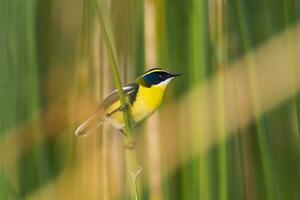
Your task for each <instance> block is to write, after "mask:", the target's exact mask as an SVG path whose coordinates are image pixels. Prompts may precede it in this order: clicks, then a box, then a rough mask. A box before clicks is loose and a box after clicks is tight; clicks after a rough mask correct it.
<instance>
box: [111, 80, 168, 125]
mask: <svg viewBox="0 0 300 200" xmlns="http://www.w3.org/2000/svg"><path fill="white" fill-rule="evenodd" d="M165 88H166V87H165V86H152V87H150V88H147V87H144V86H140V87H139V90H138V93H137V95H136V100H135V102H134V103H133V105H131V106H130V113H131V117H132V119H133V120H134V122H136V123H137V122H139V121H141V120H143V119H144V118H146V117H148V116H150V115H151V114H153V113H154V111H155V110H156V109H157V108H158V107H159V105H160V103H161V100H162V97H163V94H164V92H165ZM119 106H120V102H119V101H117V102H116V103H114V104H113V105H112V106H110V107H109V108H108V110H110V111H111V110H114V109H117V108H118V107H119ZM107 121H108V122H110V123H111V124H112V125H113V126H114V127H115V128H117V129H121V128H123V127H124V121H123V114H122V112H115V113H114V114H112V115H111V116H110V118H108V119H107Z"/></svg>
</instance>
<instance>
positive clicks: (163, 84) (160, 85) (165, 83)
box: [155, 77, 173, 87]
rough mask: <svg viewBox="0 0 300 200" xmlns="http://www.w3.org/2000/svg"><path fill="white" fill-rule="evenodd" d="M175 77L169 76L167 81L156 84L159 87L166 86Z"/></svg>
mask: <svg viewBox="0 0 300 200" xmlns="http://www.w3.org/2000/svg"><path fill="white" fill-rule="evenodd" d="M172 79H173V77H172V78H169V79H167V80H165V81H163V82H161V83H159V84H157V85H155V86H157V87H166V86H167V85H168V84H169V83H170V81H171V80H172Z"/></svg>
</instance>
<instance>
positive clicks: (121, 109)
mask: <svg viewBox="0 0 300 200" xmlns="http://www.w3.org/2000/svg"><path fill="white" fill-rule="evenodd" d="M128 109H129V103H128V102H126V103H125V105H124V106H121V107H120V108H119V109H118V110H120V111H122V112H124V111H127V110H128Z"/></svg>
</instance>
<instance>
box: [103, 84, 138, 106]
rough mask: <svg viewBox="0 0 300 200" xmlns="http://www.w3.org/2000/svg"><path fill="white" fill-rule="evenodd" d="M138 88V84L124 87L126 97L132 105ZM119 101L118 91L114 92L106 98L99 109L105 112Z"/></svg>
mask: <svg viewBox="0 0 300 200" xmlns="http://www.w3.org/2000/svg"><path fill="white" fill-rule="evenodd" d="M138 87H139V85H138V84H137V83H131V84H128V85H125V86H124V87H123V92H124V95H125V97H129V103H132V102H133V101H134V100H135V97H136V94H137V91H138ZM118 100H119V93H118V90H114V91H112V92H111V93H110V94H109V95H107V96H106V97H105V98H104V100H103V101H102V103H101V104H100V105H99V106H98V109H99V110H105V109H107V108H108V107H109V106H111V105H112V104H113V103H115V102H116V101H118Z"/></svg>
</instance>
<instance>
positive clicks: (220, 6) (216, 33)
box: [210, 0, 228, 200]
mask: <svg viewBox="0 0 300 200" xmlns="http://www.w3.org/2000/svg"><path fill="white" fill-rule="evenodd" d="M211 9H212V10H211V11H212V13H211V15H210V16H211V17H212V24H211V25H212V26H213V27H212V29H211V30H212V42H213V46H214V51H215V58H214V59H215V60H214V62H215V65H216V68H217V69H218V70H219V71H220V72H221V73H219V74H218V77H217V81H218V82H219V83H220V84H219V85H220V87H217V88H216V93H217V95H216V96H217V106H218V111H219V113H220V117H219V119H218V134H219V137H220V138H222V139H221V140H220V142H219V145H218V156H219V168H218V169H219V171H218V173H219V177H220V181H219V194H220V195H219V199H222V200H227V199H228V184H227V183H228V174H227V168H228V163H227V159H228V158H227V154H228V153H227V140H226V137H225V135H226V119H225V113H226V110H225V93H224V90H225V89H224V83H225V80H224V77H225V74H224V73H225V70H224V69H225V67H226V66H227V65H228V59H227V58H228V56H227V33H226V12H225V11H226V0H215V1H212V3H211Z"/></svg>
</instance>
